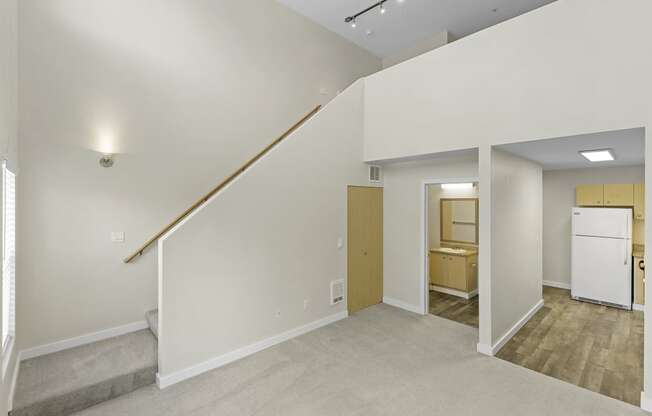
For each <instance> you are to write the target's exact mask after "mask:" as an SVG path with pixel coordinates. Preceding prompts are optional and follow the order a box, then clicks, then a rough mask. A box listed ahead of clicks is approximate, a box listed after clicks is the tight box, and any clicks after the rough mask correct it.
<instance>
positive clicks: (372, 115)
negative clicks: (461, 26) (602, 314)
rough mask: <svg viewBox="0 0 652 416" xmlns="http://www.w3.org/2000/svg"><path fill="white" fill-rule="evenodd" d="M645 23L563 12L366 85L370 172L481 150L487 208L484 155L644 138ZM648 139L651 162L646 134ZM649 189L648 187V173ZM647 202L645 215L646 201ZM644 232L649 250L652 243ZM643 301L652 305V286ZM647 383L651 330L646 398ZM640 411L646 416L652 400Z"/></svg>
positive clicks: (634, 8)
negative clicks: (581, 139) (595, 139)
mask: <svg viewBox="0 0 652 416" xmlns="http://www.w3.org/2000/svg"><path fill="white" fill-rule="evenodd" d="M650 16H652V2H650V1H648V0H627V1H626V2H622V1H620V0H603V1H599V2H596V1H592V0H558V1H556V2H554V3H551V4H549V5H547V6H544V7H541V8H539V9H537V10H534V11H532V12H530V13H526V14H524V15H522V16H519V17H517V18H515V19H512V20H509V21H506V22H504V23H501V24H498V25H496V26H493V27H491V28H488V29H486V30H483V31H481V32H478V33H476V34H473V35H471V36H467V37H465V38H463V39H460V40H457V41H455V42H453V43H451V44H449V45H446V46H444V47H441V48H439V49H436V50H434V51H432V52H428V53H425V54H423V55H421V56H419V57H416V58H414V59H411V60H410V61H407V62H404V63H402V64H401V65H396V66H394V67H392V68H389V69H387V70H384V71H382V72H379V73H377V74H374V75H372V76H369V77H367V79H366V82H365V120H364V123H365V124H364V134H365V150H364V157H365V160H366V161H382V160H391V159H395V158H400V157H418V156H423V155H428V154H433V153H438V152H444V151H449V150H456V149H466V148H474V147H477V148H479V149H480V163H479V166H480V180H481V188H480V198H481V200H484V201H486V200H488V199H489V198H490V195H491V187H490V186H489V185H482V182H484V183H486V181H487V180H488V179H489V178H490V175H491V162H490V156H489V155H490V151H489V149H490V146H491V145H497V144H504V143H510V142H520V141H530V140H536V139H545V138H557V137H566V136H572V135H576V134H586V133H595V132H603V131H613V130H620V129H628V128H637V127H649V126H651V125H652V106H651V104H650V103H651V102H652V78H650V73H652V54H650V53H648V51H649V39H652V25H650ZM605 27H609V28H610V31H609V35H608V36H605V31H604V28H605ZM551 28H554V30H553V29H551ZM624 62H626V64H623V63H624ZM646 139H647V141H646V159H647V160H652V142H651V140H652V130H651V129H650V128H647V129H646ZM483 178H484V180H483ZM645 182H646V184H647V185H646V187H649V186H650V185H649V184H651V183H652V164H648V167H647V168H646V181H645ZM646 195H647V196H646V207H647V209H648V210H652V189H647V190H646ZM483 206H484V208H483ZM480 211H481V212H480V245H481V247H487V245H488V244H490V243H491V239H490V238H491V231H492V224H490V223H489V222H488V221H487V220H490V219H491V216H492V215H493V212H492V211H491V208H490V206H489V205H487V204H481V206H480ZM647 216H648V217H650V215H647ZM650 223H651V221H648V222H647V226H646V241H652V226H651V225H650ZM488 254H489V252H488V251H487V250H484V251H483V250H481V251H480V258H479V263H480V275H481V278H480V282H479V289H480V309H481V317H480V341H481V343H484V344H487V345H490V344H491V343H492V340H493V339H494V337H493V334H492V333H491V325H483V322H482V320H483V316H484V317H490V316H491V312H492V311H491V309H492V306H493V305H492V304H491V301H490V300H489V299H491V298H489V299H485V300H484V301H483V299H484V298H483V296H491V293H492V290H493V289H492V287H491V284H492V282H491V274H490V273H483V270H485V271H488V272H490V271H491V259H490V258H487V255H488ZM483 268H489V270H486V269H483ZM482 276H484V278H483V277H482ZM483 279H484V281H483ZM646 296H648V297H649V298H651V299H652V285H648V286H647V287H646ZM650 305H652V303H650V304H649V305H646V308H652V306H650ZM651 310H652V309H651ZM651 383H652V320H650V319H648V320H646V323H645V386H646V387H645V389H646V390H647V391H650V390H652V384H651ZM646 401H647V402H649V404H648V405H647V406H648V408H649V409H650V410H652V392H650V393H649V398H647V400H646ZM644 403H645V402H644Z"/></svg>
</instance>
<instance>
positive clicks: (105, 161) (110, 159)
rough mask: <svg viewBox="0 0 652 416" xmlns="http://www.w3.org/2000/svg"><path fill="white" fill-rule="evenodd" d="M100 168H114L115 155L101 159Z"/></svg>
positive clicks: (107, 155) (104, 156) (108, 155)
mask: <svg viewBox="0 0 652 416" xmlns="http://www.w3.org/2000/svg"><path fill="white" fill-rule="evenodd" d="M100 166H102V167H103V168H110V167H111V166H113V155H110V154H106V155H103V156H102V157H101V158H100Z"/></svg>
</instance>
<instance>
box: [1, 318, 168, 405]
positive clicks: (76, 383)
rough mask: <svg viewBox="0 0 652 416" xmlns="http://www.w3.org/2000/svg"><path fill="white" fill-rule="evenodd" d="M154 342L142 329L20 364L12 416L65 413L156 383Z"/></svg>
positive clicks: (150, 335) (155, 347) (155, 343)
mask: <svg viewBox="0 0 652 416" xmlns="http://www.w3.org/2000/svg"><path fill="white" fill-rule="evenodd" d="M156 372H157V342H156V339H155V338H154V336H152V333H151V332H150V331H149V330H147V329H143V330H141V331H137V332H133V333H130V334H126V335H121V336H119V337H115V338H110V339H107V340H103V341H98V342H95V343H93V344H88V345H83V346H80V347H75V348H71V349H68V350H65V351H59V352H56V353H53V354H48V355H44V356H41V357H36V358H32V359H29V360H25V361H23V362H22V363H21V364H20V370H19V373H18V380H17V382H16V393H15V396H14V402H13V410H12V411H11V413H10V415H11V416H37V415H38V416H54V415H56V416H66V415H70V414H72V413H74V412H77V411H79V410H82V409H85V408H87V407H90V406H93V405H96V404H98V403H101V402H104V401H106V400H110V399H113V398H116V397H118V396H121V395H123V394H126V393H130V392H132V391H134V390H136V389H139V388H141V387H144V386H147V385H150V384H152V383H154V382H155V378H156Z"/></svg>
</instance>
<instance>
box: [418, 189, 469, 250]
mask: <svg viewBox="0 0 652 416" xmlns="http://www.w3.org/2000/svg"><path fill="white" fill-rule="evenodd" d="M478 195H479V193H478V186H477V184H476V186H474V187H473V188H472V189H442V187H441V185H428V240H429V244H428V245H429V247H430V248H437V247H440V245H441V215H440V211H441V209H440V208H441V204H440V200H441V199H442V198H478Z"/></svg>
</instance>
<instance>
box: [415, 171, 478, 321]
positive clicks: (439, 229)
mask: <svg viewBox="0 0 652 416" xmlns="http://www.w3.org/2000/svg"><path fill="white" fill-rule="evenodd" d="M423 205H424V216H423V217H424V219H425V221H424V227H423V229H424V232H423V234H424V239H423V247H424V250H423V252H424V287H425V294H426V296H425V304H426V308H427V309H426V310H427V312H428V313H429V314H431V315H435V316H438V317H441V318H445V319H449V320H452V321H455V322H458V323H461V324H464V325H469V326H473V327H476V328H477V327H478V326H479V302H478V298H479V297H478V250H479V206H480V205H479V188H478V179H477V178H466V179H455V180H451V179H445V180H428V181H424V183H423Z"/></svg>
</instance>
